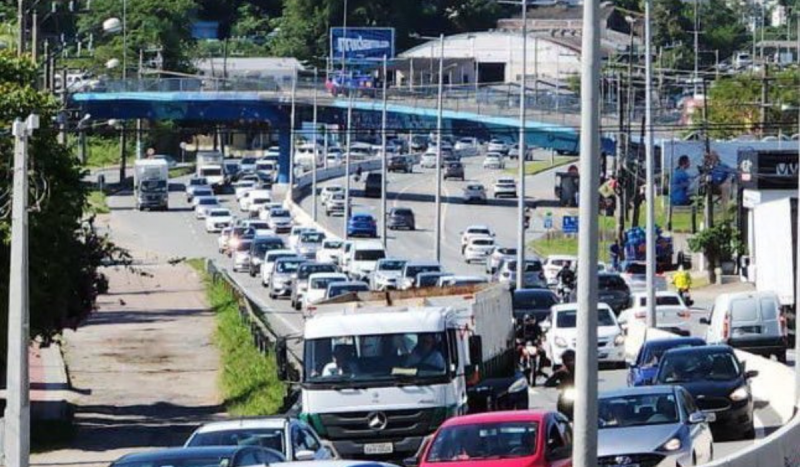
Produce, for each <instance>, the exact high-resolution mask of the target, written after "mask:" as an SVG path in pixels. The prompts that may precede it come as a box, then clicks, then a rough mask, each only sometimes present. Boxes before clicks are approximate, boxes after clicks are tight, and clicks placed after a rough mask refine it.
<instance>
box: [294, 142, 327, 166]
mask: <svg viewBox="0 0 800 467" xmlns="http://www.w3.org/2000/svg"><path fill="white" fill-rule="evenodd" d="M323 149H324V147H323V145H321V144H317V150H316V151H314V144H313V143H303V144H301V145H300V146H298V147H297V149H295V152H294V165H295V166H300V167H301V168H302V170H303V171H305V172H307V171H309V170H311V169H312V168H314V164H316V165H317V167H319V166H321V165H322V164H323V163H324V162H325V155H324V154H323V152H322V151H323Z"/></svg>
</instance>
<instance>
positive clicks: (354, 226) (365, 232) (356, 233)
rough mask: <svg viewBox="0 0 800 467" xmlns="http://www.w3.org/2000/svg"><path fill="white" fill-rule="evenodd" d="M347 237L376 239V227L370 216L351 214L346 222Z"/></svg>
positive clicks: (373, 219)
mask: <svg viewBox="0 0 800 467" xmlns="http://www.w3.org/2000/svg"><path fill="white" fill-rule="evenodd" d="M347 235H348V236H350V237H371V238H374V237H377V236H378V227H377V225H376V223H375V218H374V217H372V215H371V214H353V215H352V216H350V219H348V220H347Z"/></svg>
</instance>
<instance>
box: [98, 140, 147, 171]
mask: <svg viewBox="0 0 800 467" xmlns="http://www.w3.org/2000/svg"><path fill="white" fill-rule="evenodd" d="M126 146H127V144H126ZM119 148H120V144H119V138H101V137H88V138H87V141H86V167H89V168H98V167H108V166H112V165H119V161H120V158H119V156H120V155H119ZM131 154H133V153H131V152H129V153H128V155H129V156H130V155H131ZM134 158H135V156H134Z"/></svg>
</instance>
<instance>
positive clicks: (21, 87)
mask: <svg viewBox="0 0 800 467" xmlns="http://www.w3.org/2000/svg"><path fill="white" fill-rule="evenodd" d="M36 73H37V70H36V67H35V65H34V64H33V63H32V62H31V61H30V60H28V59H27V58H22V59H19V58H17V57H15V56H14V55H13V54H10V53H8V52H0V125H2V128H10V127H11V123H12V121H13V120H14V119H15V118H20V117H23V118H24V117H25V116H27V115H28V114H30V113H36V114H38V115H39V116H40V122H41V128H40V129H39V130H37V131H36V132H35V134H34V136H33V137H32V138H31V146H30V174H29V178H30V180H31V204H32V208H31V212H30V223H29V238H30V248H29V255H30V257H29V267H30V311H31V327H30V335H31V337H35V336H40V337H42V338H43V339H45V340H47V339H49V338H51V337H52V336H53V335H54V334H56V333H58V332H60V331H61V330H62V329H63V328H64V327H66V326H70V327H73V326H75V325H77V324H78V323H79V322H80V321H81V320H83V319H84V318H85V317H86V316H87V315H88V314H89V313H90V312H91V311H93V310H94V307H95V299H96V297H97V295H98V294H99V293H102V292H104V291H105V290H106V289H107V281H106V279H105V277H104V276H103V275H102V274H101V273H100V272H99V271H98V267H99V266H100V265H101V264H103V263H105V262H107V261H115V260H119V259H125V258H126V256H125V254H124V252H122V251H121V250H119V249H117V248H116V247H115V246H114V245H113V244H111V243H110V242H109V241H108V240H107V239H106V238H104V237H100V236H98V235H97V234H96V233H95V231H94V229H93V228H92V226H91V219H90V220H89V221H84V218H83V212H84V208H85V206H86V195H87V193H86V189H85V188H84V186H83V184H82V182H81V177H82V176H83V169H82V168H81V167H80V165H79V163H78V161H77V159H76V158H75V157H74V156H73V155H72V154H71V153H70V151H69V150H68V149H67V148H66V147H65V146H63V145H60V144H58V143H57V141H56V131H55V129H54V127H53V123H52V122H53V121H54V117H55V115H56V113H57V112H58V110H59V105H60V104H59V103H58V102H57V100H56V99H55V98H54V96H52V95H50V94H44V93H39V92H37V91H36V90H34V89H33V88H32V87H31V83H33V81H34V79H35V77H36ZM0 154H1V155H2V158H0V173H2V176H0V195H1V196H2V198H3V199H4V201H3V206H2V209H0V214H1V215H2V216H0V349H3V350H2V351H0V355H1V356H2V362H3V363H4V362H5V353H4V352H5V349H6V342H5V339H6V335H7V333H6V327H7V318H8V279H9V274H10V271H9V261H10V241H11V238H10V231H11V223H10V219H9V212H8V206H9V205H10V191H11V181H12V173H13V170H12V164H13V138H9V137H6V138H0Z"/></svg>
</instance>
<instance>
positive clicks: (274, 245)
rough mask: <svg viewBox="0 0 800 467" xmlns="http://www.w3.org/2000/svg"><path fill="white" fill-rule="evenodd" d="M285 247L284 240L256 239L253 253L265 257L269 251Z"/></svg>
mask: <svg viewBox="0 0 800 467" xmlns="http://www.w3.org/2000/svg"><path fill="white" fill-rule="evenodd" d="M282 248H283V240H280V239H276V240H269V241H256V242H254V243H253V254H254V255H255V256H257V257H259V258H263V257H264V255H265V254H266V253H267V252H268V251H272V250H280V249H282Z"/></svg>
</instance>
